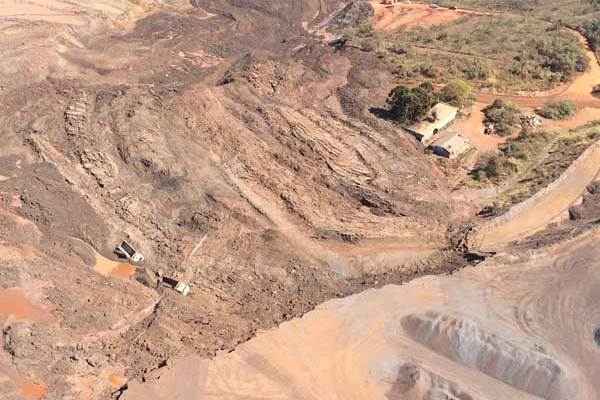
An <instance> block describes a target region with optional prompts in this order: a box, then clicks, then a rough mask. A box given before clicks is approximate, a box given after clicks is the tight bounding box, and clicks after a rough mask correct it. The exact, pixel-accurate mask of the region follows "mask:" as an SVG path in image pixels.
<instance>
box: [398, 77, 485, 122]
mask: <svg viewBox="0 0 600 400" xmlns="http://www.w3.org/2000/svg"><path fill="white" fill-rule="evenodd" d="M472 92H473V88H472V87H471V85H469V84H468V83H467V82H464V81H460V80H455V81H453V82H450V83H449V84H448V85H446V86H444V87H443V88H442V89H441V91H439V92H437V91H436V90H435V89H434V87H433V85H432V84H431V83H430V82H424V83H422V84H420V85H419V86H416V87H407V86H403V85H399V86H396V87H395V88H394V89H392V91H391V92H390V94H389V95H388V98H387V105H388V116H389V117H390V118H391V119H394V120H396V121H398V122H400V123H413V122H417V121H420V120H421V119H423V117H425V116H426V115H427V113H428V112H429V110H430V109H431V108H432V107H433V106H434V105H435V104H436V103H438V102H440V101H443V102H448V103H450V104H453V105H455V106H457V107H462V106H465V105H467V104H469V103H470V102H471V101H472Z"/></svg>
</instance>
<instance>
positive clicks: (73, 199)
mask: <svg viewBox="0 0 600 400" xmlns="http://www.w3.org/2000/svg"><path fill="white" fill-rule="evenodd" d="M346 5H347V4H346V2H343V1H338V0H301V1H277V2H273V1H266V0H258V1H254V0H253V1H250V0H222V1H214V0H193V1H183V0H170V1H148V2H131V1H124V0H109V1H103V2H88V1H80V0H77V1H70V2H66V1H53V2H41V1H30V2H16V1H12V0H5V1H3V0H0V9H1V10H0V32H1V34H0V135H1V137H2V147H1V148H0V326H1V327H2V330H1V336H0V399H51V400H54V399H86V400H89V399H93V400H95V399H109V398H115V399H116V398H133V399H137V398H140V399H141V398H144V399H147V398H157V399H160V398H174V397H177V396H179V397H180V398H198V397H199V396H200V397H202V398H204V397H212V398H232V399H235V398H242V397H244V396H246V397H248V396H256V394H257V393H260V394H261V395H262V396H263V397H267V398H269V397H270V398H275V397H277V398H298V397H302V398H312V397H314V398H317V397H318V398H323V397H326V398H327V396H329V397H331V398H336V397H344V398H367V397H375V398H378V397H382V398H388V399H405V398H406V399H432V400H433V399H438V398H440V397H441V398H444V397H443V396H446V398H458V399H479V398H482V399H483V398H485V399H488V398H489V399H490V400H491V399H496V398H511V399H517V398H531V397H532V396H538V397H539V396H542V397H544V396H546V397H545V398H549V399H558V398H562V397H561V396H571V397H572V396H575V397H573V398H577V399H579V398H581V399H592V398H595V397H594V396H595V395H597V393H596V392H594V389H593V386H590V385H589V382H593V381H594V378H595V377H596V369H595V368H596V367H595V366H594V364H593V362H592V358H593V356H594V353H593V352H592V351H590V350H589V349H587V352H585V351H583V350H582V348H580V347H577V346H583V344H584V343H587V342H586V340H587V336H586V335H587V333H585V332H583V330H581V331H580V330H579V329H580V328H581V329H585V330H586V332H587V329H588V326H587V325H585V326H583V325H582V326H581V327H579V326H575V324H576V323H577V322H578V321H575V320H570V319H569V318H576V317H577V316H578V315H579V314H578V313H576V314H575V315H574V316H573V317H569V316H568V315H566V314H564V315H563V313H562V311H561V312H559V313H557V316H554V317H549V316H548V315H549V314H550V312H549V310H548V309H546V308H544V304H547V305H548V307H552V308H557V309H558V308H561V307H562V305H561V304H556V303H550V300H551V301H558V300H559V298H552V299H549V300H548V303H544V301H546V300H545V299H546V297H547V293H550V290H552V289H554V291H555V292H557V291H558V292H560V291H563V290H564V292H561V293H564V295H563V297H562V298H563V299H565V300H564V302H565V304H566V305H565V307H569V308H571V309H573V310H574V311H580V310H585V311H586V312H588V311H589V312H588V315H592V314H591V313H592V312H593V304H591V303H593V297H589V298H588V297H585V298H580V297H570V292H569V289H570V288H571V286H568V285H565V286H564V287H563V286H561V285H560V284H559V283H557V282H559V281H561V280H562V279H563V278H564V279H569V280H568V281H565V282H567V283H569V282H570V283H571V285H572V287H574V286H576V285H578V284H581V285H584V287H585V288H588V286H585V285H590V286H589V294H590V296H592V295H593V290H592V289H593V287H592V286H593V285H594V282H595V281H594V279H595V278H593V276H592V275H593V274H591V272H589V271H588V268H591V267H588V266H587V265H588V264H585V263H587V260H588V259H587V258H585V259H584V258H581V257H585V256H586V254H590V255H594V254H595V253H594V251H595V250H593V249H589V247H590V246H588V245H587V244H586V243H587V242H582V243H583V244H581V246H583V247H581V249H582V250H581V251H580V252H579V253H577V254H580V255H581V257H580V256H579V255H577V257H580V258H577V257H576V258H574V259H573V260H574V264H568V265H576V266H578V268H579V269H578V273H576V274H570V275H567V274H566V273H565V271H566V270H567V269H569V268H570V267H569V268H567V267H565V268H562V267H560V265H562V264H560V265H559V266H558V267H557V266H556V265H554V264H552V265H550V260H555V259H556V260H558V259H561V260H562V258H560V257H563V256H564V257H566V256H567V255H568V254H570V253H569V251H570V249H566V250H564V249H562V248H559V247H557V248H556V249H554V248H553V249H544V250H539V252H540V253H539V254H541V255H544V256H543V257H542V256H541V255H540V256H539V257H538V258H536V256H534V255H531V256H530V257H529V258H527V257H525V258H523V259H518V260H517V259H513V258H510V257H508V258H501V257H500V258H492V259H491V260H488V261H486V263H485V264H484V266H485V268H478V269H472V270H471V269H467V270H464V271H463V272H460V273H458V274H456V275H453V276H448V277H445V278H443V279H442V278H440V279H436V278H432V277H427V278H423V279H421V280H417V281H414V282H413V283H410V284H408V285H406V286H386V287H384V288H383V289H379V290H368V291H366V292H364V293H362V294H359V295H357V296H350V295H352V294H355V293H358V292H362V291H364V290H365V289H369V288H374V287H381V286H384V285H387V284H401V283H404V282H408V281H411V280H412V279H414V278H416V277H421V276H423V275H432V274H445V273H450V272H454V271H456V270H457V269H458V268H460V267H463V266H464V265H465V263H466V258H465V257H466V255H465V254H463V253H465V249H463V248H462V247H461V246H458V245H456V243H455V242H456V241H455V239H456V238H454V237H452V234H451V232H454V231H455V229H456V227H457V226H458V227H461V226H463V224H464V223H465V222H466V221H467V220H469V218H471V217H472V216H473V215H474V214H475V213H476V211H477V203H476V202H472V201H466V200H464V199H459V198H458V196H455V195H454V194H453V192H452V185H451V184H450V182H451V180H452V179H453V178H452V177H453V176H455V175H456V174H458V173H459V172H461V171H462V169H461V167H460V166H459V165H458V164H456V163H451V162H448V163H446V162H443V161H440V160H436V159H434V158H433V157H430V156H428V155H427V154H425V153H424V151H423V150H424V149H423V148H422V146H421V145H420V144H418V143H417V142H416V141H415V140H414V139H413V138H411V137H410V136H408V135H406V134H404V133H403V132H402V131H401V130H399V128H398V127H396V126H394V125H393V124H391V123H389V122H388V121H384V120H381V119H378V118H377V117H375V116H374V115H373V114H372V113H371V112H370V111H369V108H370V107H372V106H373V105H374V104H381V99H384V98H385V96H386V95H387V92H388V90H389V88H390V86H391V85H392V84H393V82H394V80H393V79H394V78H393V74H392V72H391V71H389V69H388V68H387V67H386V65H385V64H383V63H382V61H381V60H379V59H378V58H377V57H376V56H375V55H374V54H370V53H365V52H363V51H361V50H360V49H354V48H347V49H341V50H336V49H334V48H333V47H330V46H328V45H327V44H326V43H324V40H323V38H324V37H326V35H321V34H322V33H323V32H327V30H328V29H329V28H330V26H331V24H334V23H335V24H338V23H340V21H342V22H343V23H344V24H352V23H358V21H354V19H353V18H362V16H363V14H365V15H370V9H369V8H368V3H364V4H363V5H362V6H361V7H359V8H358V11H360V12H357V13H356V15H354V14H353V12H350V11H352V8H347V7H345V6H346ZM345 10H350V11H348V14H346V15H340V13H344V12H346V11H345ZM376 12H377V10H375V11H374V14H376ZM329 34H333V33H331V32H330V33H329ZM320 35H321V36H320ZM586 171H587V169H586ZM579 183H580V182H578V183H577V184H578V185H579ZM584 186H585V185H584ZM577 187H578V188H579V186H577ZM581 189H582V190H584V188H583V186H582V187H581ZM594 199H595V198H594ZM594 199H591V200H589V201H588V203H590V202H592V203H594V202H595V200H594ZM587 206H589V204H587ZM587 206H586V207H587ZM591 209H593V207H592V208H589V209H588V208H584V209H582V210H580V214H581V215H585V216H586V220H585V223H586V224H588V223H589V224H591V222H590V221H588V220H589V218H587V216H588V214H587V213H588V211H589V210H591ZM589 212H592V211H589ZM590 218H591V217H590ZM582 223H583V222H582ZM588 231H589V230H588ZM562 237H563V236H561V238H562ZM124 239H125V240H127V241H128V242H130V243H132V244H133V245H134V246H135V247H136V249H138V250H139V251H140V252H142V253H143V254H144V256H145V262H144V263H143V265H142V266H141V267H140V268H136V267H135V266H133V265H131V264H128V263H125V262H124V261H123V260H119V259H117V258H116V257H115V256H114V254H113V249H114V246H115V245H116V244H118V243H120V241H121V240H124ZM560 240H562V239H559V240H558V242H560ZM461 243H462V242H461ZM524 246H525V245H524ZM585 246H588V247H585ZM527 248H529V247H527ZM545 251H547V252H549V253H544V252H545ZM536 254H537V253H536ZM505 257H507V256H505ZM590 257H591V256H590ZM517 258H518V257H517ZM542 260H543V261H542ZM578 260H583V261H581V263H584V264H585V266H584V267H579V265H580V264H579V261H578ZM557 262H558V261H557ZM568 262H570V261H568ZM512 263H514V265H515V268H514V271H515V272H514V274H513V275H511V273H510V271H513V269H512V265H513V264H512ZM505 264H506V265H508V266H509V267H506V268H507V269H506V270H505V269H504V267H505ZM589 265H590V266H591V265H592V264H589ZM519 268H522V269H524V270H526V271H530V272H528V275H525V276H524V277H523V278H522V279H523V281H522V282H523V284H520V283H519V282H521V281H519V280H518V279H517V271H520V269H519ZM557 268H558V270H556V271H555V269H557ZM561 268H562V269H561ZM573 268H574V267H573ZM563 269H564V271H563ZM480 271H484V272H482V273H480ZM158 272H160V273H162V274H164V275H165V276H169V277H173V278H176V279H182V280H185V281H187V282H189V283H190V285H191V287H192V292H191V295H190V296H188V297H183V296H180V295H179V294H177V293H176V292H175V291H173V290H170V289H168V288H166V287H158V288H155V287H154V286H153V285H152V284H151V282H150V281H149V279H148V276H149V275H151V274H153V273H158ZM494 274H497V275H494ZM540 277H543V278H540ZM579 278H580V279H581V282H580V281H578V280H577V279H579ZM513 281H514V284H513ZM526 281H527V282H529V283H531V285H532V286H531V288H532V289H531V290H526V287H527V285H526V284H525V283H526ZM498 282H500V283H498ZM503 282H508V284H505V283H503ZM567 286H568V287H567ZM509 288H514V291H512V292H503V291H506V290H509ZM534 289H535V290H534ZM511 290H513V289H511ZM536 290H537V291H536ZM546 290H547V292H546ZM585 290H587V289H585ZM586 293H587V292H586ZM347 296H350V297H347ZM527 296H537V297H535V299H534V298H533V297H527ZM335 298H341V299H338V300H332V301H331V302H327V303H325V304H324V305H321V306H319V305H320V304H322V303H324V302H326V301H328V300H331V299H335ZM528 299H531V300H528ZM537 299H540V300H539V301H537ZM526 301H528V303H527V304H526V305H523V304H522V303H523V302H526ZM482 302H483V303H482ZM567 303H568V304H567ZM478 304H483V305H482V306H481V307H480V306H478ZM538 306H539V307H540V308H539V309H538V308H535V307H538ZM315 307H317V310H316V311H313V312H311V310H313V309H315ZM514 307H533V308H531V309H529V308H528V311H527V312H528V313H529V312H530V313H532V314H533V316H531V317H530V316H529V314H527V315H526V317H525V316H521V315H520V314H516V315H514V314H512V311H513V310H514ZM523 312H524V313H525V311H523ZM523 315H525V314H523ZM561 315H562V316H561ZM302 316H304V317H302ZM300 317H302V318H300ZM527 318H531V321H533V322H531V323H529V322H527V321H529V319H527ZM544 318H546V319H544ZM551 318H556V320H554V323H555V325H558V326H560V329H556V332H551V329H550V328H548V327H547V325H545V321H550V320H551ZM561 318H562V319H561ZM521 320H525V321H526V323H527V324H528V325H527V326H525V327H524V326H522V325H523V324H524V322H523V321H521ZM286 321H288V322H286ZM407 321H409V322H407ZM432 321H435V323H434V322H432ZM503 321H504V322H503ZM518 321H521V322H518ZM534 323H535V324H539V326H538V325H535V324H534ZM586 323H588V325H589V324H591V323H592V321H591V320H589V321H587V322H586ZM279 325H281V327H280V328H279V329H273V328H274V327H277V326H279ZM428 329H430V330H432V331H435V332H436V333H435V334H432V336H431V337H430V338H429V339H430V340H426V341H423V340H422V335H421V334H415V332H422V331H425V330H428ZM440 332H443V334H441V333H440ZM561 332H568V333H570V334H572V335H578V336H577V337H578V340H573V341H571V342H566V341H565V342H563V341H562V340H563V336H560V335H562V333H561ZM436 335H437V336H436ZM464 335H471V336H469V338H473V342H470V343H469V345H470V346H471V347H468V348H465V349H466V350H464V349H463V348H462V347H461V346H459V345H458V344H457V343H458V342H462V338H463V336H464ZM513 336H514V340H513ZM532 337H535V338H538V337H539V338H540V339H539V340H540V343H541V345H543V346H544V348H545V349H546V350H544V352H541V351H540V348H538V347H536V345H535V343H532V341H531V338H532ZM252 338H254V339H252ZM536 340H537V339H536ZM490 347H492V348H494V349H495V350H494V351H491V350H490V349H489V348H490ZM282 348H285V351H282V350H281V349H282ZM546 351H547V353H546ZM465 352H466V353H465ZM467 353H468V354H471V353H474V354H479V356H480V357H479V356H477V359H475V360H473V359H470V358H468V357H467V356H466V355H465V354H467ZM542 353H543V354H542ZM488 359H489V360H491V361H490V363H488V364H485V363H483V362H482V361H481V360H488ZM209 360H210V361H209ZM496 361H498V363H496ZM484 364H485V365H484ZM500 364H501V365H505V366H506V368H505V369H502V370H500V369H499V367H498V368H496V369H494V365H500ZM473 371H475V372H473ZM477 371H479V372H477ZM524 371H526V372H524ZM474 373H475V374H476V377H477V379H468V378H469V377H471V376H472V375H473V374H474ZM522 373H527V374H531V375H527V379H518V377H517V375H519V374H522ZM158 376H160V377H161V378H160V383H159V384H157V381H156V379H158V378H157V377H158ZM182 380H185V382H186V384H185V385H181V382H182ZM144 381H145V383H144ZM550 381H551V382H552V384H551V385H550V384H549V389H548V390H547V391H545V392H540V389H539V388H538V385H537V383H538V382H539V383H540V385H543V384H545V383H548V382H550ZM361 382H366V383H365V384H364V385H362V383H361ZM532 382H533V383H535V385H534V384H533V383H532ZM573 382H575V383H576V384H575V385H574V384H573ZM192 383H194V384H192ZM196 383H197V384H196ZM534 386H535V387H534ZM573 387H575V388H578V389H577V390H576V391H575V392H573ZM174 393H175V394H176V395H177V396H176V395H175V394H174ZM144 396H146V397H144ZM161 396H162V397H161ZM427 396H428V397H427Z"/></svg>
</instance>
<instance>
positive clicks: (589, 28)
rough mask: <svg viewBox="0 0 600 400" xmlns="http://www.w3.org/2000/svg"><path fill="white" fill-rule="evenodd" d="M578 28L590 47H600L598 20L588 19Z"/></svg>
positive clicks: (595, 48)
mask: <svg viewBox="0 0 600 400" xmlns="http://www.w3.org/2000/svg"><path fill="white" fill-rule="evenodd" d="M580 30H581V31H582V34H583V35H584V36H585V37H586V39H587V40H588V43H589V44H590V46H591V47H592V49H593V50H598V47H600V20H595V21H590V22H588V23H587V24H585V25H583V26H582V27H581V28H580Z"/></svg>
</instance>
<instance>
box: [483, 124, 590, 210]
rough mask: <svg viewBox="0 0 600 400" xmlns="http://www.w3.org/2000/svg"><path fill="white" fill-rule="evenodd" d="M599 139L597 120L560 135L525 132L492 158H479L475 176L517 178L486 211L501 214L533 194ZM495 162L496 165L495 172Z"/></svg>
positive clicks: (492, 179) (501, 178) (496, 180)
mask: <svg viewBox="0 0 600 400" xmlns="http://www.w3.org/2000/svg"><path fill="white" fill-rule="evenodd" d="M598 139H600V123H592V124H589V125H587V126H585V127H582V128H579V129H577V130H573V131H569V132H566V133H563V134H549V133H544V132H541V133H538V134H534V135H531V134H524V136H523V138H521V139H519V138H517V140H515V141H509V143H507V144H506V145H505V146H504V147H503V149H502V152H501V153H500V154H498V155H495V156H494V157H493V158H494V159H493V160H488V159H482V161H480V165H478V167H477V169H476V170H475V171H473V177H474V178H475V179H481V178H485V179H488V181H493V182H496V183H499V182H500V181H502V180H505V181H506V180H507V178H511V177H515V176H518V180H516V181H515V182H514V183H512V184H511V185H510V187H509V188H507V189H506V190H504V191H503V192H502V193H501V194H500V195H499V196H498V197H497V198H496V199H495V201H494V203H493V204H492V205H490V206H488V207H486V209H485V211H486V213H487V214H491V215H500V214H502V213H504V212H506V211H507V210H508V209H509V208H510V207H512V206H513V205H515V204H518V203H521V202H523V201H524V200H526V199H528V198H530V197H531V196H533V195H535V194H536V193H538V192H539V191H540V190H542V189H544V188H545V187H547V186H548V185H549V184H550V183H552V182H554V181H555V180H557V179H558V178H559V177H560V176H561V175H562V174H563V172H564V171H565V170H566V169H567V168H568V167H569V166H570V165H571V164H572V163H573V162H574V161H575V160H576V159H577V158H579V157H580V156H581V154H583V152H584V151H585V150H586V149H587V148H588V147H589V146H590V145H591V144H593V143H594V142H595V141H597V140H598ZM494 163H495V164H497V165H499V167H498V168H497V171H496V172H497V173H496V174H495V175H494V173H493V172H495V171H494ZM490 164H491V166H490ZM490 171H491V172H492V173H490Z"/></svg>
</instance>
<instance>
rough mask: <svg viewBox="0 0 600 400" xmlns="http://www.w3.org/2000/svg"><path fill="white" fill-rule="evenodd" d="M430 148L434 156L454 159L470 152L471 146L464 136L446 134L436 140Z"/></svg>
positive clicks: (451, 133) (453, 133)
mask: <svg viewBox="0 0 600 400" xmlns="http://www.w3.org/2000/svg"><path fill="white" fill-rule="evenodd" d="M430 147H431V149H432V150H433V153H434V154H436V155H438V156H440V157H446V158H450V159H454V158H456V157H459V156H460V155H462V154H464V153H466V152H467V151H469V150H471V149H472V148H473V145H472V144H471V142H470V141H469V139H467V138H465V137H464V136H461V135H460V134H458V133H456V132H447V133H445V134H443V135H441V136H440V137H439V138H437V139H436V140H435V141H434V142H433V143H432V144H431V146H430Z"/></svg>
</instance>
